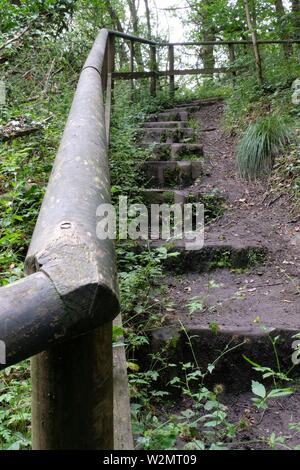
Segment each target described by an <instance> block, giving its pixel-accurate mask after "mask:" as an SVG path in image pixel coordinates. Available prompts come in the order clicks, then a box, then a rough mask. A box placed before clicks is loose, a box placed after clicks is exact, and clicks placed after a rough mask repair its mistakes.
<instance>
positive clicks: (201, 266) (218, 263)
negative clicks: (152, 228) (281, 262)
mask: <svg viewBox="0 0 300 470" xmlns="http://www.w3.org/2000/svg"><path fill="white" fill-rule="evenodd" d="M164 245H167V246H168V251H169V252H170V253H177V256H171V257H170V258H167V259H166V260H165V261H164V267H165V269H166V270H167V271H168V272H172V273H176V274H186V273H203V272H207V271H212V270H215V269H219V268H230V269H248V268H251V267H252V266H254V265H256V264H257V263H262V262H264V260H265V259H266V258H267V255H268V250H267V248H266V247H264V246H257V245H250V244H249V245H244V246H243V245H239V244H236V245H234V244H226V243H224V242H217V243H210V242H204V246H203V247H202V248H197V247H195V249H187V247H186V240H174V241H172V240H170V241H166V240H165V241H164V240H157V241H150V247H151V248H159V247H161V246H164ZM138 249H139V251H143V250H144V249H149V243H147V246H145V245H144V244H143V243H142V242H141V243H140V244H139V248H138Z"/></svg>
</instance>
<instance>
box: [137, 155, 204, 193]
mask: <svg viewBox="0 0 300 470" xmlns="http://www.w3.org/2000/svg"><path fill="white" fill-rule="evenodd" d="M143 170H144V172H145V175H146V178H147V179H148V181H149V184H148V185H151V186H158V187H160V188H170V187H179V188H184V187H187V186H189V185H191V184H192V183H193V181H194V180H195V179H196V178H198V177H200V176H202V174H203V172H202V162H187V161H179V162H176V161H167V162H162V161H149V162H146V163H145V164H144V165H143Z"/></svg>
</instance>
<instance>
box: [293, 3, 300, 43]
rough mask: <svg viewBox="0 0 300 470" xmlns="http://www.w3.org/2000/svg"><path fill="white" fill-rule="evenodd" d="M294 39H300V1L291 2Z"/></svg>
mask: <svg viewBox="0 0 300 470" xmlns="http://www.w3.org/2000/svg"><path fill="white" fill-rule="evenodd" d="M292 13H293V26H294V38H295V39H300V0H293V1H292Z"/></svg>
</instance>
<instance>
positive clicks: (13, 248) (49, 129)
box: [0, 36, 80, 450]
mask: <svg viewBox="0 0 300 470" xmlns="http://www.w3.org/2000/svg"><path fill="white" fill-rule="evenodd" d="M28 41H29V43H27V44H26V46H27V47H26V48H23V49H19V50H18V53H17V54H16V53H15V51H14V48H13V47H12V48H11V50H10V51H9V52H10V57H13V58H14V63H13V66H12V64H11V63H10V60H11V59H9V61H8V62H7V63H6V64H4V65H2V67H3V73H4V77H5V79H6V82H7V105H6V106H2V107H0V126H2V128H3V127H4V126H6V125H7V124H8V123H12V125H14V126H16V127H18V126H19V123H22V122H23V121H24V120H26V122H29V123H33V125H36V124H37V123H38V124H39V130H38V131H37V132H34V133H32V134H29V135H27V136H23V137H19V138H16V139H11V140H8V141H6V142H1V146H0V266H1V272H0V285H6V284H8V283H11V282H14V281H16V280H18V279H19V278H21V277H22V276H23V261H24V258H25V255H26V252H27V249H28V246H29V243H30V238H31V235H32V231H33V228H34V225H35V222H36V218H37V215H38V212H39V208H40V204H41V201H42V198H43V195H44V192H45V187H46V184H47V181H48V178H49V174H50V171H51V167H52V162H53V159H54V157H55V154H56V151H57V148H58V145H59V141H60V137H61V134H62V131H63V127H64V123H65V120H66V116H67V113H68V109H69V106H70V103H71V99H72V96H73V93H74V88H75V84H76V77H77V76H78V70H79V69H80V62H78V63H76V61H75V62H73V63H70V62H69V63H68V60H67V58H66V56H65V55H64V54H62V52H61V50H62V49H61V47H60V46H61V44H59V43H58V42H57V41H54V40H52V39H51V38H45V37H43V36H42V37H41V39H38V38H34V53H33V49H32V46H33V44H30V40H29V39H28ZM45 41H46V42H47V47H45ZM74 47H75V48H76V46H74ZM72 52H74V53H75V50H73V51H72V50H70V54H72ZM49 65H50V68H49ZM47 72H48V73H47ZM30 420H31V416H30V372H29V361H25V362H23V363H21V364H18V365H17V366H14V367H9V368H7V369H6V370H5V371H3V372H1V373H0V449H13V450H16V449H28V448H29V447H30V445H31V438H30Z"/></svg>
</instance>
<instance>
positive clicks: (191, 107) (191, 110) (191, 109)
mask: <svg viewBox="0 0 300 470" xmlns="http://www.w3.org/2000/svg"><path fill="white" fill-rule="evenodd" d="M200 109H201V105H193V104H191V105H189V104H186V105H185V106H178V107H176V108H172V109H165V110H164V111H163V112H164V113H182V112H183V111H186V112H187V113H195V112H197V111H199V110H200Z"/></svg>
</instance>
